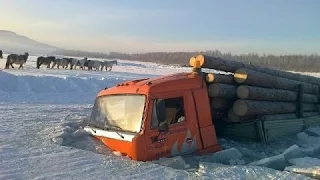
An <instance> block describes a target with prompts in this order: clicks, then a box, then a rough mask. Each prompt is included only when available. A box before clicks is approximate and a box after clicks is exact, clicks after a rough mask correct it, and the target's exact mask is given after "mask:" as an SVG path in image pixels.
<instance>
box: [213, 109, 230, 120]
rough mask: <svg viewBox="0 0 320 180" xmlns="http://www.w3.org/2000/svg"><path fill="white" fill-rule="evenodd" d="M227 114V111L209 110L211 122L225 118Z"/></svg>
mask: <svg viewBox="0 0 320 180" xmlns="http://www.w3.org/2000/svg"><path fill="white" fill-rule="evenodd" d="M227 113H228V111H227V110H225V109H216V108H211V116H212V118H213V120H217V119H221V118H223V117H224V116H226V115H227Z"/></svg>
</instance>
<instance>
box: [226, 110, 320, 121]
mask: <svg viewBox="0 0 320 180" xmlns="http://www.w3.org/2000/svg"><path fill="white" fill-rule="evenodd" d="M313 116H319V112H306V113H304V118H308V117H313ZM287 119H298V116H297V115H296V114H295V113H287V114H269V115H262V116H261V115H260V116H259V115H251V116H250V115H249V116H239V115H237V114H236V113H234V112H233V110H232V109H230V110H229V111H228V122H233V123H235V122H245V121H255V120H263V121H272V120H287Z"/></svg>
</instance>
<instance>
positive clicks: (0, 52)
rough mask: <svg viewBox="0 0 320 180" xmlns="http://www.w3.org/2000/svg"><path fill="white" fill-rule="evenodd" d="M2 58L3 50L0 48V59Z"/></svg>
mask: <svg viewBox="0 0 320 180" xmlns="http://www.w3.org/2000/svg"><path fill="white" fill-rule="evenodd" d="M2 58H3V56H2V51H1V50H0V59H2Z"/></svg>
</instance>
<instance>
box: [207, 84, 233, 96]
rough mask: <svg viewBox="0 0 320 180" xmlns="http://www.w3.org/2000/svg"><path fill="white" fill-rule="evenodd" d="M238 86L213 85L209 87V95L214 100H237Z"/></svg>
mask: <svg viewBox="0 0 320 180" xmlns="http://www.w3.org/2000/svg"><path fill="white" fill-rule="evenodd" d="M236 89H237V86H234V85H229V84H221V83H213V84H210V85H209V86H208V94H209V96H210V97H213V98H218V97H220V98H226V99H235V98H236V97H237V95H236Z"/></svg>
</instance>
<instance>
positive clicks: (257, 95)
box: [236, 85, 318, 103]
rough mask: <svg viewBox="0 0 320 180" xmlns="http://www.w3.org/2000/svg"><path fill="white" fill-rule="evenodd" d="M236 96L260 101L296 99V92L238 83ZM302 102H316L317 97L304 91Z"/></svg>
mask: <svg viewBox="0 0 320 180" xmlns="http://www.w3.org/2000/svg"><path fill="white" fill-rule="evenodd" d="M236 93H237V97H238V98H240V99H248V100H261V101H288V102H293V101H297V95H298V93H297V92H293V91H288V90H278V89H269V88H262V87H256V86H246V85H240V86H238V88H237V90H236ZM302 102H304V103H318V98H317V96H315V95H312V94H306V93H304V94H303V95H302Z"/></svg>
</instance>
